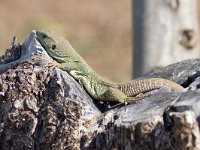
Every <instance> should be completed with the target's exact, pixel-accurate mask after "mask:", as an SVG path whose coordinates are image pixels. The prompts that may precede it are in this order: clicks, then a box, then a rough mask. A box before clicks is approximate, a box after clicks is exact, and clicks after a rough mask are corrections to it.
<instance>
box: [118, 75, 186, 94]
mask: <svg viewBox="0 0 200 150" xmlns="http://www.w3.org/2000/svg"><path fill="white" fill-rule="evenodd" d="M162 87H169V88H171V90H172V91H182V90H183V89H184V88H183V87H182V86H180V85H179V84H177V83H175V82H173V81H170V80H167V79H162V78H148V79H142V80H135V81H133V82H130V83H121V84H118V88H119V90H120V91H122V92H123V93H124V94H126V95H127V96H128V97H132V96H136V95H138V94H140V93H145V92H148V91H151V90H154V89H159V88H162Z"/></svg>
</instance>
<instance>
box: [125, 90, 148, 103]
mask: <svg viewBox="0 0 200 150" xmlns="http://www.w3.org/2000/svg"><path fill="white" fill-rule="evenodd" d="M150 95H151V93H148V92H147V93H140V94H138V95H136V96H135V97H127V98H126V99H125V100H124V102H125V103H135V102H137V101H138V100H141V99H144V98H146V97H149V96H150Z"/></svg>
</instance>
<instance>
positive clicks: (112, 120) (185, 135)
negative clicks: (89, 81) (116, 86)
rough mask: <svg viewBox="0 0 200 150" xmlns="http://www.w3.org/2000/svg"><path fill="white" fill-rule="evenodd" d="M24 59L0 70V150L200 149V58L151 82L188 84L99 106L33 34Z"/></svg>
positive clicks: (23, 52)
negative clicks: (181, 88) (56, 65)
mask: <svg viewBox="0 0 200 150" xmlns="http://www.w3.org/2000/svg"><path fill="white" fill-rule="evenodd" d="M10 50H11V51H15V50H20V53H17V54H18V55H19V56H20V57H17V56H16V59H13V58H12V60H11V61H8V59H6V57H4V59H6V61H3V59H2V63H1V64H0V71H1V74H0V85H1V87H0V119H1V122H0V149H15V150H17V149H200V133H199V120H200V119H199V115H200V111H199V110H200V108H199V107H200V92H199V90H198V87H199V84H200V79H199V78H198V76H199V72H200V60H199V59H194V60H186V61H183V62H180V63H177V64H173V65H171V66H168V67H166V68H163V69H160V70H157V71H154V72H152V73H150V74H147V75H146V76H144V77H163V78H167V79H171V80H173V81H175V82H177V83H179V84H182V85H184V87H185V90H184V91H183V92H180V93H175V92H171V90H170V89H168V88H163V89H160V90H158V91H154V92H153V94H152V96H150V97H147V98H145V99H143V100H140V101H138V102H137V103H134V104H130V105H127V106H124V105H123V104H114V103H106V104H103V103H101V102H96V101H93V100H92V99H91V98H90V97H89V95H88V94H87V92H85V90H84V89H83V88H82V87H81V86H80V85H79V84H78V83H77V82H76V81H75V80H74V79H73V78H72V77H71V76H69V75H68V74H67V73H66V72H65V71H62V70H60V69H58V68H48V67H47V64H48V62H50V61H52V59H51V58H49V56H48V55H47V53H46V52H45V51H44V50H43V49H42V47H41V46H40V45H39V44H38V42H37V41H36V40H35V38H34V34H33V33H32V34H31V35H30V36H29V37H28V38H27V40H26V41H25V42H24V43H23V44H22V45H21V46H20V45H18V46H17V45H16V46H12V47H11V49H10Z"/></svg>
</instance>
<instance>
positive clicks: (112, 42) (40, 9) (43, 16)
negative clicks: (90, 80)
mask: <svg viewBox="0 0 200 150" xmlns="http://www.w3.org/2000/svg"><path fill="white" fill-rule="evenodd" d="M131 5H132V4H131V0H126V1H124V0H118V1H115V0H109V1H108V0H101V1H92V0H85V1H84V2H83V1H81V0H73V1H72V0H60V1H59V2H56V1H54V0H45V1H40V0H34V1H27V0H14V1H13V0H1V1H0V52H1V54H2V53H3V52H4V50H5V49H6V48H8V45H9V44H10V42H11V41H12V37H13V36H15V35H16V36H17V37H18V38H19V40H20V41H21V42H23V41H24V38H25V37H26V36H28V34H29V33H30V32H31V30H33V29H45V30H54V31H56V32H58V33H59V34H61V35H63V36H64V37H66V38H67V39H68V40H69V41H70V43H71V44H72V45H73V47H74V48H75V49H77V51H78V52H79V53H80V54H81V56H82V57H83V58H84V59H85V60H86V61H87V62H88V63H89V65H91V66H92V67H93V68H94V69H95V70H96V71H97V72H98V73H99V74H100V75H102V76H104V77H106V78H108V79H111V80H114V81H128V80H130V79H131V74H132V68H131V66H132V60H131V58H132V39H131V38H132V14H131Z"/></svg>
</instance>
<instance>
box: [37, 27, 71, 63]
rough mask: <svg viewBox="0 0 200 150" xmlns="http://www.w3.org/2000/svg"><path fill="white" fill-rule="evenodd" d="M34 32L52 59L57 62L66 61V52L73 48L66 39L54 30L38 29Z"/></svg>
mask: <svg viewBox="0 0 200 150" xmlns="http://www.w3.org/2000/svg"><path fill="white" fill-rule="evenodd" d="M35 34H36V39H37V41H38V42H39V43H40V44H41V45H42V47H43V48H44V49H45V50H46V52H47V53H48V54H49V55H50V56H51V57H52V58H53V59H55V60H56V61H57V62H59V63H62V62H65V61H66V58H67V57H68V55H67V52H69V51H70V50H72V49H73V48H72V47H71V45H70V44H69V42H68V41H67V40H65V39H64V38H62V37H61V36H59V35H57V34H56V33H54V32H47V31H42V30H38V31H36V32H35Z"/></svg>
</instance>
